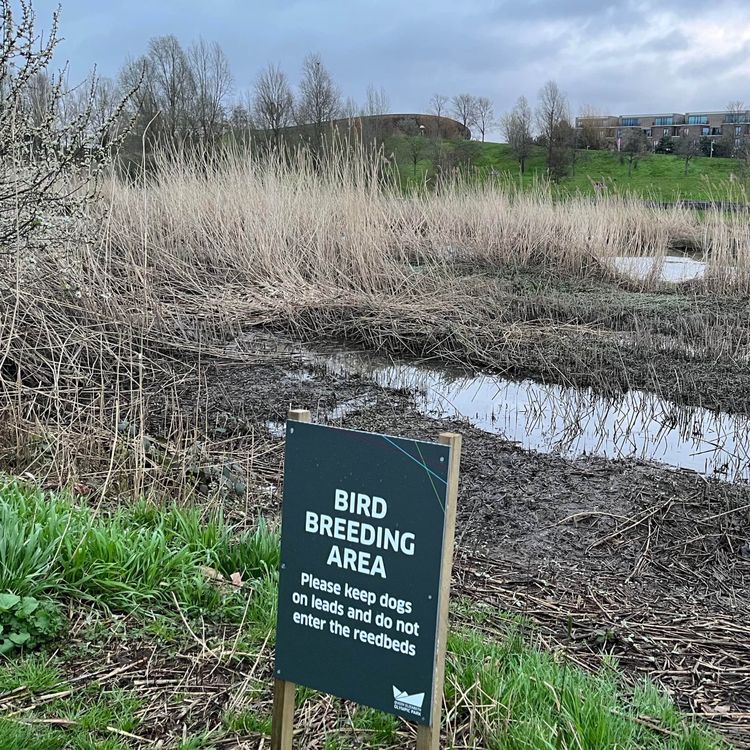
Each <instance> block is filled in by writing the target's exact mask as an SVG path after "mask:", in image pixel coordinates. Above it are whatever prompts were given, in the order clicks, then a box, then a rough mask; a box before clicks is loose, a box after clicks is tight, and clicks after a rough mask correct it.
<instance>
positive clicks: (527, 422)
mask: <svg viewBox="0 0 750 750" xmlns="http://www.w3.org/2000/svg"><path fill="white" fill-rule="evenodd" d="M316 360H317V364H318V365H320V364H323V365H324V366H325V367H326V368H327V369H329V370H330V371H333V372H335V373H337V374H351V373H355V372H356V373H359V374H361V375H365V376H367V377H370V378H372V379H374V380H375V381H376V382H377V383H378V384H380V385H382V386H384V387H386V388H409V389H412V390H415V391H416V392H417V404H418V407H419V409H420V410H421V411H422V412H423V413H426V414H430V415H433V416H437V417H455V416H458V417H462V418H465V419H467V420H468V421H469V423H470V424H472V425H473V426H474V427H478V428H480V429H482V430H486V431H487V432H492V433H496V434H499V435H502V436H503V437H505V438H506V439H507V440H511V441H514V442H516V443H518V444H519V445H521V446H523V447H524V448H528V449H531V450H536V451H542V452H545V453H559V454H561V455H565V456H580V455H587V454H588V455H597V456H604V457H607V458H637V459H643V460H648V461H658V462H661V463H664V464H668V465H670V466H676V467H682V468H688V469H693V470H695V471H697V472H700V473H702V474H705V475H717V476H719V477H721V478H724V479H728V480H737V479H742V480H747V479H750V419H748V418H747V417H745V416H742V415H731V414H726V413H715V412H711V411H708V410H707V409H701V408H688V407H682V406H678V405H677V404H674V403H673V402H671V401H666V400H664V399H661V398H659V397H657V396H655V395H653V394H650V393H646V392H643V391H630V392H628V393H626V394H623V395H621V396H619V397H616V398H603V397H601V396H597V395H596V394H594V393H593V392H592V391H591V390H590V389H577V388H569V387H563V386H558V385H543V384H540V383H537V382H534V381H531V380H524V381H520V382H518V381H512V380H504V379H500V378H495V377H490V376H486V375H482V376H476V377H457V376H455V375H452V374H450V373H447V372H444V371H441V370H436V369H431V368H425V367H416V366H414V365H408V364H391V363H385V362H382V361H378V360H373V359H371V358H369V357H367V356H366V355H364V354H359V353H351V352H349V353H340V354H332V355H322V356H321V355H318V356H317V357H316Z"/></svg>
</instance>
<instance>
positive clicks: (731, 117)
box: [724, 112, 745, 123]
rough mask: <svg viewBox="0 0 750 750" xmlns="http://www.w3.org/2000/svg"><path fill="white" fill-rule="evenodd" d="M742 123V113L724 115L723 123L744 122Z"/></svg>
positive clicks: (743, 118)
mask: <svg viewBox="0 0 750 750" xmlns="http://www.w3.org/2000/svg"><path fill="white" fill-rule="evenodd" d="M744 121H745V113H744V112H727V113H726V115H724V122H731V123H737V122H744Z"/></svg>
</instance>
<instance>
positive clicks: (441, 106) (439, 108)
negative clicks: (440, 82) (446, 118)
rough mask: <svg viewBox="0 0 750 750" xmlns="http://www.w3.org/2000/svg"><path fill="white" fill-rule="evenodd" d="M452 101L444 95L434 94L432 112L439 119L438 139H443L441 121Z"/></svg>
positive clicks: (431, 104) (431, 105) (431, 101)
mask: <svg viewBox="0 0 750 750" xmlns="http://www.w3.org/2000/svg"><path fill="white" fill-rule="evenodd" d="M449 101H450V99H449V98H448V97H447V96H443V94H433V95H432V99H430V112H431V113H432V114H433V115H435V117H436V118H437V137H438V138H442V129H441V127H440V125H441V123H440V120H441V119H442V117H443V114H444V112H445V111H446V108H447V106H448V102H449Z"/></svg>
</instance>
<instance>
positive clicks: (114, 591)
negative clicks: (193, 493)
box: [0, 483, 279, 633]
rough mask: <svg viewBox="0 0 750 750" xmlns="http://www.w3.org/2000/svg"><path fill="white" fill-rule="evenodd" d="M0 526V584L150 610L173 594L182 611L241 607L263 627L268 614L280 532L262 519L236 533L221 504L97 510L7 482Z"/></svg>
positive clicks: (220, 613)
mask: <svg viewBox="0 0 750 750" xmlns="http://www.w3.org/2000/svg"><path fill="white" fill-rule="evenodd" d="M0 528H2V529H3V534H2V542H1V543H0V594H2V593H7V594H12V595H15V596H18V597H57V598H63V597H65V598H74V599H85V600H89V601H92V602H96V603H98V604H100V605H103V606H105V607H107V608H110V609H113V610H121V611H128V612H132V611H137V610H141V611H148V612H149V613H153V612H160V611H169V612H171V611H173V609H174V604H175V602H177V604H178V605H179V606H180V607H183V608H184V609H185V612H186V613H187V614H188V615H190V616H197V615H204V616H209V617H211V616H213V617H219V618H221V619H222V620H224V621H227V620H228V621H231V622H236V621H239V620H241V619H242V618H243V617H245V618H246V619H247V618H248V617H249V618H250V620H251V621H252V622H254V623H257V624H258V626H259V628H260V629H261V630H259V632H264V633H267V632H268V628H269V627H270V623H271V621H272V620H273V619H274V618H275V614H274V611H275V610H274V607H273V606H271V602H270V594H271V592H273V591H274V590H275V578H276V575H277V574H276V570H277V565H278V555H279V552H278V542H277V537H276V535H275V534H273V533H272V532H271V531H270V530H269V529H268V528H267V526H265V524H263V523H261V524H260V525H259V526H258V527H257V528H256V529H254V530H253V531H251V532H246V533H239V534H238V533H236V532H235V530H234V529H232V528H231V527H230V526H229V525H228V524H227V523H226V522H225V521H224V519H223V518H222V516H221V515H220V514H214V515H211V516H206V515H205V514H204V512H203V511H202V510H201V509H200V508H179V507H176V506H170V507H168V508H161V507H158V506H156V505H154V504H152V503H148V502H145V501H144V502H141V503H137V504H136V505H135V506H133V507H132V508H127V509H121V510H118V511H116V512H114V513H107V514H101V515H96V514H94V513H93V511H92V510H90V509H89V508H86V507H80V506H77V505H76V504H75V503H74V502H73V501H72V500H71V499H69V498H65V497H63V496H60V495H53V496H51V495H48V494H45V493H43V492H40V491H38V490H34V489H30V488H28V487H24V486H22V485H19V484H14V483H6V484H5V485H3V486H2V487H0ZM212 571H213V572H212ZM216 572H218V573H219V574H221V575H222V576H225V577H227V578H228V577H229V576H230V575H231V574H232V573H235V572H239V573H240V574H241V576H242V579H243V582H245V583H247V584H248V589H249V590H250V592H251V593H250V598H249V600H248V599H247V597H246V596H244V595H243V594H242V593H240V592H239V591H235V590H233V589H232V587H231V586H229V585H228V584H227V585H224V586H222V585H218V584H217V581H216V580H215V573H216Z"/></svg>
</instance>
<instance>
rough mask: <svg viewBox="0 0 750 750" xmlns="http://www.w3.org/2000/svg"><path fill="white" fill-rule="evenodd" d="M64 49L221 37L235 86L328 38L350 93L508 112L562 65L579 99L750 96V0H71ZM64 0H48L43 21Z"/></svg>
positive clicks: (40, 6)
mask: <svg viewBox="0 0 750 750" xmlns="http://www.w3.org/2000/svg"><path fill="white" fill-rule="evenodd" d="M61 2H62V21H61V32H62V36H63V37H64V42H63V43H62V44H61V45H60V48H59V54H58V62H64V61H65V60H69V61H70V71H71V78H72V79H74V80H75V79H80V78H83V77H85V75H86V73H87V71H88V70H89V69H90V67H91V66H92V65H93V64H94V63H96V64H97V66H98V68H99V72H100V73H101V74H103V75H109V76H114V75H116V73H117V71H118V69H119V68H120V66H121V64H122V62H123V61H124V60H125V59H126V58H127V57H128V55H130V56H133V57H135V56H137V55H139V54H141V53H142V52H143V51H144V50H145V47H146V42H147V40H148V39H149V38H150V37H152V36H157V35H161V34H170V33H171V34H175V35H176V36H177V37H178V38H179V39H180V40H181V41H182V42H183V43H184V44H186V45H187V44H188V43H189V42H190V41H191V40H193V39H196V38H197V37H199V36H202V37H203V38H204V39H207V40H210V41H217V42H219V43H220V44H221V46H222V47H223V48H224V51H225V52H226V54H227V56H228V57H229V60H230V62H231V64H232V69H233V74H234V78H235V88H236V90H237V91H238V92H239V91H241V90H242V89H246V88H249V87H250V86H251V85H252V82H253V80H254V78H255V76H256V74H257V71H258V70H259V68H261V67H262V66H264V65H265V64H266V63H268V62H275V63H279V64H280V65H281V66H282V67H283V68H284V69H285V70H286V71H287V73H288V74H289V76H290V79H291V80H292V81H293V82H295V83H296V80H297V78H298V74H299V68H300V64H301V61H302V58H303V57H304V55H305V53H306V52H308V51H317V52H319V53H320V54H321V55H322V57H323V61H324V63H325V64H326V65H327V66H328V68H329V69H330V71H331V72H332V74H333V76H334V78H335V79H336V81H337V82H338V83H339V85H340V87H341V88H342V90H343V92H344V95H345V96H347V95H348V96H352V97H354V98H355V100H357V101H358V102H359V101H362V100H363V99H364V95H365V90H366V88H367V85H368V83H371V82H372V83H374V84H375V85H377V86H383V87H384V88H385V89H386V91H387V93H388V96H389V99H390V105H391V110H392V111H400V112H414V111H426V109H427V106H428V101H429V99H430V96H431V95H432V94H433V93H434V92H440V93H444V94H447V95H453V94H456V93H461V92H469V93H473V94H476V95H485V96H488V97H490V98H491V99H492V101H493V102H494V104H495V109H496V111H497V112H498V113H501V112H503V111H505V110H507V109H508V108H510V107H511V106H512V104H513V102H514V101H515V99H516V98H517V97H518V96H519V95H520V94H525V95H526V96H527V97H528V98H529V99H530V100H532V101H533V100H534V99H535V98H536V94H537V92H538V90H539V88H540V86H541V85H542V84H543V83H544V82H545V81H546V80H548V79H550V78H553V79H555V80H556V81H557V82H558V84H559V85H560V87H561V88H562V89H563V90H564V91H565V92H566V93H567V94H568V97H569V99H570V102H571V105H572V107H573V110H574V113H575V111H577V110H578V108H579V107H581V106H582V105H591V106H594V107H596V108H597V109H599V110H601V111H603V112H607V113H610V114H622V113H637V112H648V111H654V110H657V111H665V112H666V111H669V112H672V111H675V112H684V111H690V110H699V109H709V110H710V109H722V108H723V107H724V106H725V105H726V103H727V102H728V101H730V100H733V99H741V100H743V101H744V102H745V103H746V104H747V105H748V106H750V62H749V61H750V0H651V1H650V2H640V1H636V0H621V1H620V2H616V3H615V2H606V0H510V1H508V0H495V1H494V2H492V1H491V0H264V2H258V1H257V0H244V1H243V0H210V1H209V2H206V0H201V1H200V2H199V1H198V0H61ZM56 5H57V3H56V2H52V0H34V7H35V8H36V10H37V14H38V25H39V28H40V30H41V29H45V28H48V27H49V16H50V14H51V11H52V9H53V8H54V7H56Z"/></svg>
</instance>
